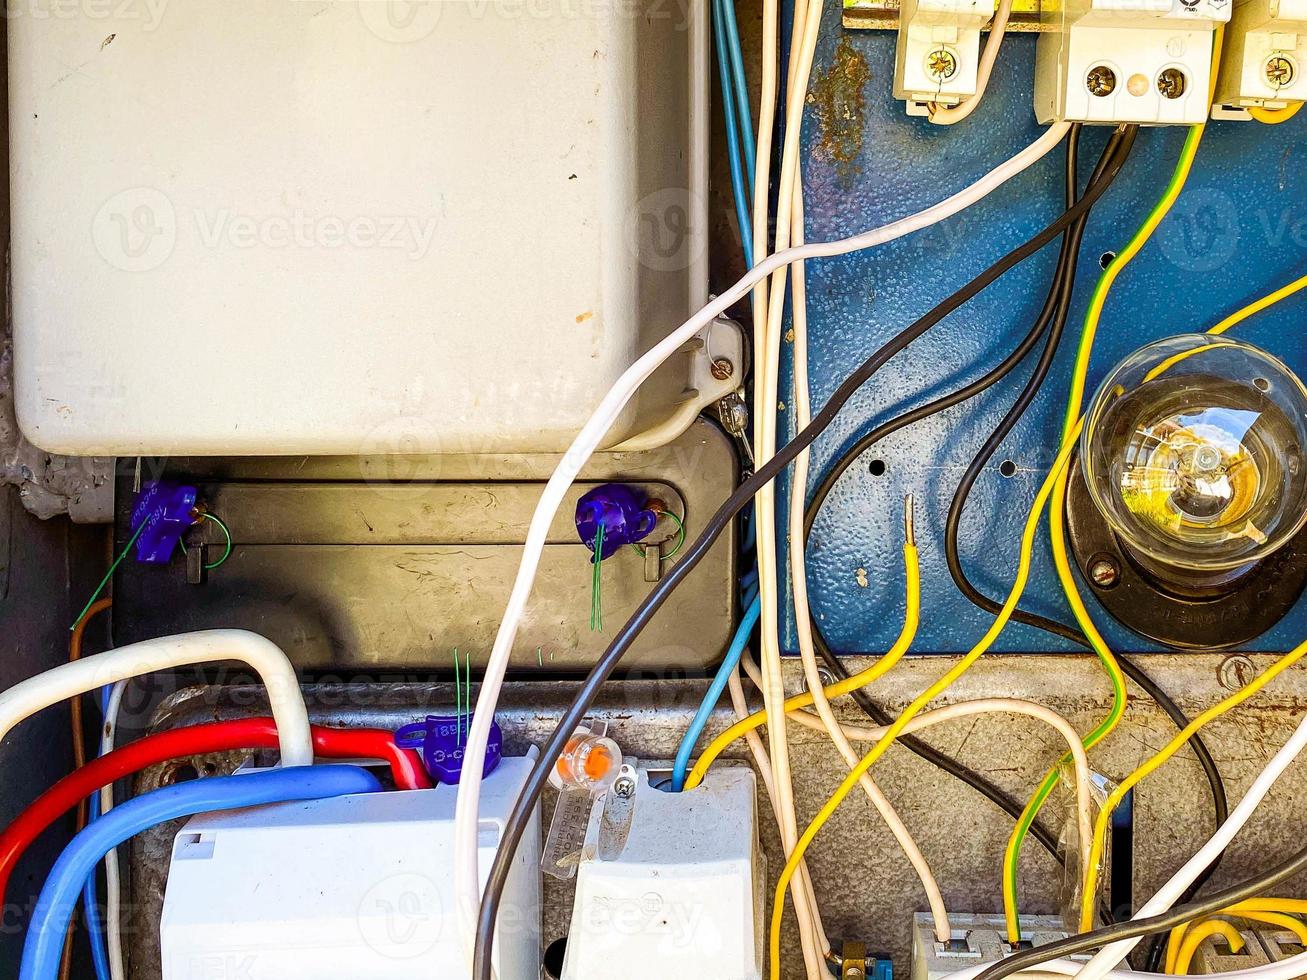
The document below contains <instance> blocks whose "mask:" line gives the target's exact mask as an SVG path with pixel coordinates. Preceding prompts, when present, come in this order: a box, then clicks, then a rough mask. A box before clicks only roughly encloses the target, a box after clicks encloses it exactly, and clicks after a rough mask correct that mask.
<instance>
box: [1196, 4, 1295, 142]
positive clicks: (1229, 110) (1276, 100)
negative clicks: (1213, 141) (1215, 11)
mask: <svg viewBox="0 0 1307 980" xmlns="http://www.w3.org/2000/svg"><path fill="white" fill-rule="evenodd" d="M1304 70H1307V0H1245V2H1243V3H1238V4H1236V5H1235V8H1234V16H1233V17H1232V18H1231V20H1230V29H1229V30H1228V31H1226V33H1225V50H1224V53H1223V54H1222V56H1221V78H1220V84H1219V85H1218V86H1217V89H1216V103H1217V105H1216V109H1215V111H1214V114H1215V115H1218V116H1222V117H1225V118H1230V117H1231V116H1234V117H1239V116H1242V117H1245V118H1246V117H1247V112H1246V111H1245V110H1246V109H1247V108H1248V107H1263V108H1268V109H1279V108H1285V107H1287V106H1290V105H1293V104H1295V103H1301V102H1303V101H1304V100H1307V76H1304V74H1303V72H1304Z"/></svg>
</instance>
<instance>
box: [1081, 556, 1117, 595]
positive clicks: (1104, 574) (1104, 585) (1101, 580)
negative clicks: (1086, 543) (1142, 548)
mask: <svg viewBox="0 0 1307 980" xmlns="http://www.w3.org/2000/svg"><path fill="white" fill-rule="evenodd" d="M1089 579H1090V581H1091V582H1093V583H1094V584H1095V585H1096V586H1098V587H1099V588H1100V589H1110V588H1112V586H1114V585H1116V583H1117V582H1119V581H1121V567H1120V566H1119V565H1117V563H1116V560H1115V559H1113V558H1110V557H1108V556H1107V555H1099V556H1097V557H1096V558H1094V560H1093V561H1091V562H1090V563H1089Z"/></svg>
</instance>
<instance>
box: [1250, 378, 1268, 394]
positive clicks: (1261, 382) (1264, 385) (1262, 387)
mask: <svg viewBox="0 0 1307 980" xmlns="http://www.w3.org/2000/svg"><path fill="white" fill-rule="evenodd" d="M1253 387H1254V388H1256V389H1257V390H1258V391H1270V390H1271V383H1270V382H1269V381H1267V380H1266V379H1265V378H1253Z"/></svg>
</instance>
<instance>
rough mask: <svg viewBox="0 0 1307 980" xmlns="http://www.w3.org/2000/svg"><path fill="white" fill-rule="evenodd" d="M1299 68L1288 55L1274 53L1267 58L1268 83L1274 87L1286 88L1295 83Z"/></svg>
mask: <svg viewBox="0 0 1307 980" xmlns="http://www.w3.org/2000/svg"><path fill="white" fill-rule="evenodd" d="M1295 75H1297V70H1296V69H1295V68H1294V64H1293V62H1292V61H1290V60H1289V58H1288V57H1287V56H1286V55H1282V54H1273V55H1271V56H1270V57H1269V58H1267V59H1266V84H1268V85H1269V86H1271V88H1274V89H1281V88H1284V87H1285V86H1286V85H1291V84H1292V83H1293V79H1294V76H1295Z"/></svg>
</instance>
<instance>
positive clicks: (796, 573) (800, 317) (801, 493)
mask: <svg viewBox="0 0 1307 980" xmlns="http://www.w3.org/2000/svg"><path fill="white" fill-rule="evenodd" d="M793 207H794V233H793V239H794V244H796V245H802V244H803V239H804V232H803V222H804V212H803V181H802V179H800V180H799V181H798V182H797V183H796V184H795V186H794V205H793ZM790 306H791V309H792V310H793V324H794V344H793V357H794V424H795V427H796V428H797V429H803V428H804V427H805V426H807V424H808V423H809V422H810V421H811V420H812V419H811V398H810V393H809V391H808V313H807V306H808V304H807V281H806V276H805V273H804V265H803V263H802V262H796V263H794V267H793V281H792V284H791V304H790ZM808 461H809V455H808V451H807V450H806V449H805V450H804V451H803V452H801V453H800V454H799V455H798V457H797V458H796V459H795V460H794V479H793V480H792V481H791V483H790V513H789V545H790V547H789V556H790V580H791V583H792V586H793V590H794V619H795V625H796V627H797V629H798V638H799V659H800V660H801V661H802V663H803V676H804V679H805V680H806V681H807V684H808V690H809V691H811V692H812V700H813V705H814V707H816V709H817V716H818V720H819V721H820V723H821V725H820V727H822V728H823V730H824V731H825V732H826V733H827V735H828V736H829V737H830V740H831V741H832V742H834V743H835V748H836V750H837V751H838V752H839V754H840V755H841V756H843V758H844V762H845V764H847V765H848V767H849V768H850V769H852V768H854V767H855V766H856V765H857V764H858V763H859V762H860V761H862V755H861V754H860V753H859V752H858V751H857V750H856V749H854V747H853V743H852V742H850V741H849V739H848V738H846V737H845V734H844V731H843V729H842V728H841V727H840V723H839V720H838V719H837V718H836V717H835V712H834V710H833V709H832V708H831V705H830V701H829V700H827V698H826V692H825V690H824V689H823V682H822V679H821V670H820V668H819V667H818V666H817V651H816V648H815V647H814V645H813V642H812V620H811V619H810V618H809V615H810V614H809V608H808V575H807V563H806V560H805V555H804V541H803V509H804V506H805V505H806V503H807V500H808ZM858 785H860V786H861V787H862V791H863V792H864V793H865V794H866V795H867V799H868V800H870V801H871V804H872V806H874V807H875V808H876V811H877V812H878V813H879V814H880V816H881V819H882V820H884V821H885V825H886V826H887V827H889V830H890V833H891V834H893V835H894V839H895V840H896V841H898V844H899V847H901V848H902V849H903V853H904V854H905V855H907V858H908V862H909V863H910V864H911V865H912V868H913V870H914V871H916V873H917V877H918V878H920V879H921V887H922V889H923V890H924V891H925V893H926V902H927V904H928V905H929V906H930V913H931V917H932V919H933V920H934V923H935V938H936V939H938V940H939V941H940V942H947V941H948V940H949V939H950V938H952V935H953V932H952V929H950V928H949V921H948V910H947V908H946V907H945V905H944V893H943V892H942V891H941V890H940V887H939V882H938V881H936V879H935V875H934V873H933V872H932V871H931V870H930V864H929V863H928V862H927V861H926V858H925V855H923V854H922V853H921V848H920V847H919V846H918V845H917V842H916V840H914V839H913V837H912V832H911V831H909V830H908V827H907V824H905V823H904V822H903V818H902V817H900V816H899V814H898V811H896V810H895V809H894V805H893V804H892V803H890V801H889V799H888V798H887V797H886V796H885V794H884V793H883V792H882V791H881V789H880V787H879V786H877V785H876V783H875V782H874V781H873V780H872V778H871V776H870V775H868V774H866V773H863V775H862V777H861V778H860V779H859V780H858Z"/></svg>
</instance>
